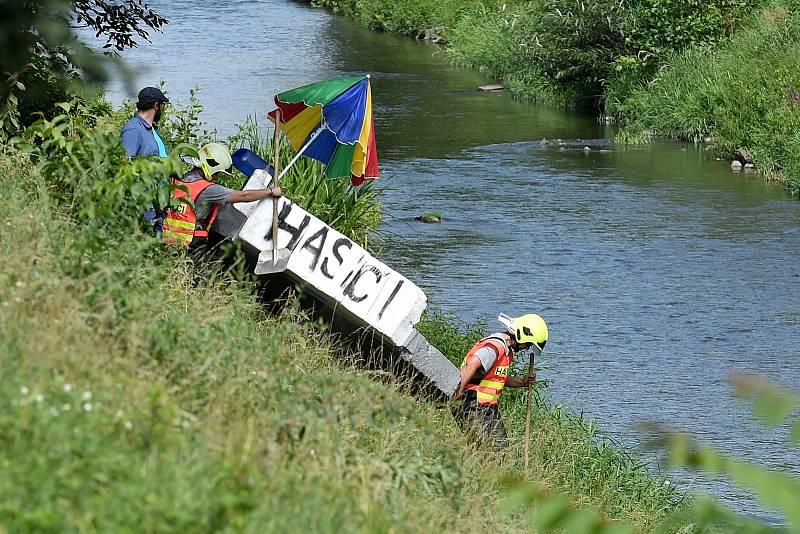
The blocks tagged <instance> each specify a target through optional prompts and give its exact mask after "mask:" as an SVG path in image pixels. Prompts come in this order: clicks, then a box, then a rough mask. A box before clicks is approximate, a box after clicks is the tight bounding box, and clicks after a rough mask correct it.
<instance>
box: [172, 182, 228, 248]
mask: <svg viewBox="0 0 800 534" xmlns="http://www.w3.org/2000/svg"><path fill="white" fill-rule="evenodd" d="M172 183H174V184H178V185H182V186H185V187H186V189H188V190H189V193H188V197H189V198H190V199H191V200H192V204H188V203H186V202H181V204H180V205H179V206H178V207H177V208H175V209H169V210H167V216H166V217H165V218H164V233H163V235H162V239H163V241H164V243H170V244H182V245H185V246H187V247H188V246H189V245H191V244H192V240H193V239H194V238H195V237H199V238H200V239H202V240H206V239H208V228H210V227H211V225H212V224H213V223H214V219H216V218H217V212H219V205H218V204H214V205H213V206H211V212H210V213H209V216H208V221H207V222H205V224H204V225H202V226H201V225H200V224H198V221H197V214H196V213H195V211H194V208H193V207H192V206H193V205H194V204H195V203H196V202H197V197H198V196H200V193H202V192H203V191H204V190H205V189H206V188H207V187H209V186H211V185H214V184H213V183H212V182H209V181H208V180H203V179H200V180H195V181H194V182H183V181H180V180H174V179H173V180H172ZM186 196H187V193H186V191H183V190H182V189H176V190H175V192H174V193H173V194H172V198H173V199H181V198H186Z"/></svg>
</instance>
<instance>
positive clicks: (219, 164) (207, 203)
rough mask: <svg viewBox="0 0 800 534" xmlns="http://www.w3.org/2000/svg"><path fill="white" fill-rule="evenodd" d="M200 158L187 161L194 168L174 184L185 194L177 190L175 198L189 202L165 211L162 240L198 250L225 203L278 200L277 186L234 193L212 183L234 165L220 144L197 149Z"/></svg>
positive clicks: (226, 149) (278, 189)
mask: <svg viewBox="0 0 800 534" xmlns="http://www.w3.org/2000/svg"><path fill="white" fill-rule="evenodd" d="M199 156H200V157H199V159H195V158H190V161H192V162H193V163H194V164H195V167H194V168H193V169H192V170H190V171H189V172H187V173H186V174H185V175H184V176H183V178H181V179H180V180H174V181H173V183H175V184H178V185H181V186H183V187H185V188H186V189H187V191H188V193H187V191H184V190H182V189H176V190H175V192H174V193H173V198H174V199H181V198H183V199H186V198H188V199H191V201H192V202H191V203H189V202H181V203H180V204H179V206H178V207H177V208H174V209H169V210H167V215H166V217H165V218H164V233H163V240H164V242H165V243H172V244H181V245H185V246H187V247H192V248H193V249H194V248H198V247H202V246H203V245H205V243H206V242H207V241H208V229H209V228H211V225H212V224H214V220H215V219H216V218H217V213H218V212H219V208H220V207H221V206H223V205H224V204H226V203H227V204H234V203H236V202H252V201H254V200H261V199H262V198H268V197H280V196H281V189H280V188H279V187H270V188H268V189H251V190H248V191H235V190H233V189H229V188H227V187H225V186H223V185H220V184H215V183H214V182H213V181H212V180H213V179H214V177H215V176H217V175H218V174H219V173H224V174H228V175H230V169H231V167H232V166H233V161H232V160H231V154H230V152H229V151H228V148H227V147H226V146H225V145H223V144H221V143H209V144H207V145H206V146H204V147H203V148H201V149H200V152H199Z"/></svg>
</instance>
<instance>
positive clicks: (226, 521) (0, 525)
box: [0, 117, 671, 532]
mask: <svg viewBox="0 0 800 534" xmlns="http://www.w3.org/2000/svg"><path fill="white" fill-rule="evenodd" d="M64 120H66V119H62V120H60V121H56V122H54V123H53V124H54V125H55V126H54V127H53V128H52V129H51V130H48V129H46V128H45V129H40V130H38V131H40V132H41V135H42V138H40V139H39V145H38V146H36V145H34V146H33V147H32V148H30V150H31V152H30V153H22V152H20V151H18V150H16V149H14V148H11V147H8V146H6V147H4V148H3V149H2V152H0V214H2V215H3V221H4V222H3V231H2V232H0V254H2V257H3V262H2V263H0V372H2V376H3V381H2V384H1V385H0V468H2V471H3V477H1V478H0V531H4V532H5V531H8V532H63V531H71V530H76V531H142V530H144V531H150V532H187V531H191V532H211V531H214V532H216V531H235V532H240V531H247V532H264V531H273V530H279V529H286V528H291V529H292V530H295V529H297V530H310V531H322V532H328V531H343V530H345V531H368V532H385V531H392V530H394V531H397V530H402V531H417V530H434V531H465V532H472V531H485V530H486V529H489V528H491V529H496V530H500V531H517V530H519V529H520V528H524V527H525V526H526V525H529V524H530V523H529V521H530V520H531V516H530V513H531V511H533V513H534V515H535V511H536V508H535V507H533V508H531V506H530V505H526V506H522V507H521V506H519V505H516V506H515V505H508V506H506V507H501V506H499V504H500V503H501V502H504V501H505V500H506V499H507V495H508V491H507V489H506V485H505V482H504V477H505V476H506V475H507V474H510V475H511V476H512V477H514V476H516V477H518V476H519V475H520V474H521V472H520V470H519V465H520V455H519V448H520V440H519V437H518V436H519V420H520V419H519V413H517V412H518V411H519V405H518V402H519V400H518V399H517V400H515V398H514V397H513V396H509V397H508V399H509V400H508V402H507V407H506V417H507V421H508V422H509V426H510V427H511V429H512V433H513V434H514V435H515V436H517V437H515V439H514V443H515V445H514V447H513V448H512V450H511V451H509V453H508V454H507V460H506V463H505V464H504V465H503V467H502V468H496V467H495V468H489V467H488V464H487V458H489V457H491V456H492V454H491V453H490V452H488V451H484V450H480V449H477V448H476V447H474V446H473V445H471V444H470V442H469V441H468V440H467V439H466V438H465V437H464V436H462V434H461V433H460V431H459V429H458V426H457V425H456V424H455V421H454V420H453V418H452V416H451V415H450V410H449V406H447V405H442V404H433V403H429V402H427V401H426V400H424V399H420V398H416V397H414V396H412V395H410V394H409V384H407V383H404V382H402V381H398V380H396V379H394V378H392V377H390V376H386V375H380V376H381V377H382V380H383V382H376V381H375V380H374V379H373V377H374V376H376V375H375V374H374V373H371V372H370V371H368V370H365V369H360V368H358V367H356V366H355V364H354V363H351V362H355V361H357V360H358V359H359V358H357V357H356V356H355V355H352V354H349V353H348V352H347V351H346V349H344V348H342V347H341V346H340V345H338V343H337V341H336V338H335V337H334V336H332V335H331V334H329V333H328V332H326V330H325V328H324V327H323V326H322V325H319V324H317V323H314V322H312V321H310V320H309V319H308V318H307V317H305V316H304V314H303V313H302V312H301V311H300V310H298V309H297V308H296V307H295V306H294V305H292V304H291V303H288V304H287V306H286V307H285V309H284V311H283V312H282V313H281V314H280V315H277V316H276V315H269V314H267V313H266V312H265V311H264V309H263V308H262V305H261V303H259V302H258V301H257V299H256V297H255V296H254V295H255V294H256V291H255V289H256V285H255V282H254V281H253V280H251V279H250V278H249V276H248V275H246V273H244V272H243V270H242V269H243V267H242V262H241V261H240V260H241V258H240V257H239V256H238V253H237V251H236V250H230V251H229V258H230V265H229V267H226V268H224V269H223V268H221V267H220V266H219V265H216V264H195V263H193V262H191V261H190V260H189V259H187V258H186V257H185V256H184V255H183V254H182V253H181V252H180V251H176V250H175V249H173V248H170V247H166V246H163V245H161V244H160V243H159V242H158V241H157V240H155V239H154V238H151V237H148V236H147V235H146V234H144V233H142V232H141V231H140V230H139V221H138V218H139V209H138V208H137V207H136V205H135V203H136V202H141V201H143V200H144V199H145V198H147V196H146V194H147V192H148V191H149V189H148V188H149V187H150V185H151V184H154V183H157V182H158V176H157V175H155V174H154V173H157V171H158V172H161V171H162V170H164V169H162V167H161V163H158V162H155V163H150V162H140V161H137V162H129V161H128V160H127V158H125V157H124V154H122V152H121V148H120V147H119V146H118V141H117V140H116V137H115V136H109V135H108V134H107V132H104V131H103V130H102V128H100V127H98V128H96V129H94V130H93V129H85V128H83V127H82V126H81V125H80V124H78V123H79V122H80V121H79V120H78V119H76V118H74V117H73V118H70V119H69V120H68V121H67V122H64ZM65 124H70V125H72V126H70V127H69V128H61V125H65ZM65 156H66V157H65ZM165 168H166V167H165ZM109 178H110V179H109ZM159 191H160V190H159ZM445 327H446V325H445V324H444V323H442V328H445ZM447 328H450V329H451V330H449V332H450V333H451V334H452V336H449V337H450V338H451V340H450V342H451V343H453V344H454V347H455V346H462V345H463V344H464V340H463V336H461V335H460V330H459V329H458V327H455V326H452V325H451V326H449V327H447ZM454 328H455V330H453V329H454ZM456 332H459V333H458V335H456ZM476 333H477V330H476ZM437 343H439V344H440V346H442V347H444V348H446V344H443V343H442V339H441V336H440V339H438V340H437ZM541 406H544V405H541ZM509 410H511V411H510V412H509ZM538 410H539V409H538V408H537V436H538V437H537V439H542V440H548V441H546V442H545V441H542V442H541V445H542V446H544V445H545V444H546V443H556V442H557V443H559V445H558V446H559V447H560V448H563V449H564V451H562V452H564V453H566V452H567V449H568V448H572V449H573V450H574V452H573V453H571V454H573V455H574V456H575V457H576V458H577V457H582V456H583V455H591V454H594V452H595V451H599V453H601V455H600V456H598V457H597V460H598V462H599V464H592V463H591V461H589V460H587V459H584V461H583V462H582V463H574V464H571V465H567V464H564V465H563V468H564V470H565V471H564V473H563V474H562V475H560V476H557V475H556V473H557V472H558V469H559V467H558V464H559V463H560V462H561V461H562V460H559V459H558V458H557V457H554V456H552V455H553V453H554V451H555V449H553V448H548V447H552V446H549V445H548V446H547V447H544V448H541V449H540V448H539V447H540V444H539V443H537V444H536V445H535V447H536V452H535V454H536V456H535V458H536V460H535V462H534V465H535V468H534V470H533V471H532V474H534V476H535V477H536V479H537V480H539V481H540V482H541V483H542V484H543V485H544V487H547V488H549V490H550V491H553V492H556V493H561V492H566V493H567V494H568V495H570V500H571V501H572V502H573V503H574V504H575V505H576V506H583V505H590V506H593V507H595V508H597V509H598V510H599V512H600V513H601V514H602V515H603V516H604V517H610V518H614V519H619V520H623V521H627V522H630V523H631V524H633V525H634V526H635V527H636V528H637V529H639V530H642V531H646V530H649V529H651V528H652V526H653V525H655V524H656V523H657V522H658V521H659V520H660V518H661V517H662V516H663V515H664V513H665V511H666V509H667V507H668V503H669V501H670V498H671V496H670V494H669V492H660V493H652V494H651V493H647V492H645V493H642V494H641V495H639V496H638V497H636V496H634V494H633V493H632V492H630V491H629V490H628V489H625V490H617V489H615V488H614V487H613V486H612V485H609V484H607V483H606V482H603V481H606V480H613V479H609V477H608V475H605V474H600V473H602V472H603V471H605V470H609V471H610V470H612V469H614V464H613V463H606V460H604V459H603V458H604V456H602V454H606V453H604V452H603V451H602V450H599V449H596V448H595V447H596V445H595V440H594V438H593V437H592V436H591V435H590V434H586V433H585V432H583V431H581V432H578V431H576V427H574V426H571V425H572V423H569V424H565V425H562V424H561V423H558V422H553V421H555V420H551V419H550V418H549V417H550V416H549V415H547V414H548V413H550V412H549V411H547V410H544V408H542V410H544V411H541V412H539V411H538ZM515 414H516V415H515ZM559 436H561V437H559ZM554 440H560V441H554ZM581 443H583V444H582V445H580V444H581ZM578 445H580V446H581V447H583V448H578ZM623 476H628V474H627V473H626V472H623ZM637 476H638V475H637ZM598 480H599V481H600V482H597V483H596V482H594V481H598ZM578 481H579V482H580V484H581V485H580V486H577V485H576V486H572V484H574V483H576V482H578ZM630 484H637V485H639V487H641V488H644V486H643V484H644V482H643V481H639V480H638V478H633V477H632V478H631V479H630ZM654 484H655V483H654V482H652V481H651V486H652V485H654ZM617 485H618V486H622V484H617ZM587 487H588V488H591V487H596V488H597V489H595V490H592V491H589V492H584V491H583V489H582V488H587Z"/></svg>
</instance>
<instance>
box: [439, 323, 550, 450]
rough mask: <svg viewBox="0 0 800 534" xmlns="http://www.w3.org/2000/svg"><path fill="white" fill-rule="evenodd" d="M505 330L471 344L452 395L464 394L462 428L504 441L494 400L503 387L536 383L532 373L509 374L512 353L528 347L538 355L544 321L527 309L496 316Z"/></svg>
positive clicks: (542, 343)
mask: <svg viewBox="0 0 800 534" xmlns="http://www.w3.org/2000/svg"><path fill="white" fill-rule="evenodd" d="M497 319H498V321H500V324H502V325H503V326H504V327H505V329H506V331H505V332H500V333H497V334H492V335H490V336H487V337H485V338H483V339H481V340H480V341H478V342H477V343H475V345H473V346H472V348H471V349H470V350H469V352H468V353H467V355H466V356H465V357H464V361H463V363H462V364H461V384H460V385H459V387H458V390H457V391H456V393H455V395H454V397H455V398H458V397H461V396H462V395H464V402H463V404H462V405H461V413H460V414H459V422H460V423H461V426H462V428H464V430H470V431H474V432H476V433H477V434H478V435H480V437H482V438H483V439H485V440H487V441H489V442H493V443H496V444H498V445H504V444H505V443H506V442H507V441H508V433H507V432H506V427H505V425H504V424H503V420H502V418H501V417H500V410H499V408H498V403H499V401H500V395H501V394H502V393H503V388H505V387H527V386H528V384H534V383H536V373H535V372H534V373H532V374H530V375H528V376H524V377H515V376H509V371H510V370H511V365H512V363H513V360H514V354H515V353H516V352H519V351H524V350H528V349H531V350H532V351H533V355H534V357H538V356H539V355H540V354H541V353H542V350H543V349H544V346H545V344H546V343H547V324H546V323H545V322H544V319H542V318H541V317H540V316H538V315H536V314H534V313H531V314H528V315H523V316H521V317H516V318H511V317H509V316H507V315H505V314H501V315H500V316H499V317H498V318H497Z"/></svg>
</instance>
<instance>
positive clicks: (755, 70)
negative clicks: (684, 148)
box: [621, 8, 800, 194]
mask: <svg viewBox="0 0 800 534" xmlns="http://www.w3.org/2000/svg"><path fill="white" fill-rule="evenodd" d="M798 21H800V19H798V17H797V15H796V14H793V13H791V12H790V11H787V10H786V9H784V8H776V9H773V10H768V11H766V12H765V13H764V14H763V15H762V16H761V17H760V18H759V20H758V22H757V23H756V24H755V25H754V26H753V27H751V28H748V29H747V30H743V31H741V32H739V33H738V34H737V35H736V36H734V37H733V38H732V39H731V40H730V41H728V42H726V43H723V44H721V45H720V46H718V47H717V48H715V49H714V50H713V51H708V50H703V49H699V48H694V49H690V50H688V51H686V52H684V53H682V54H678V55H675V56H673V57H671V58H669V59H668V64H669V66H668V67H666V68H664V69H663V70H662V71H661V73H660V74H659V76H658V77H656V79H655V80H653V81H652V82H650V83H649V84H647V86H645V87H641V88H640V89H638V90H637V91H635V92H634V93H633V94H632V96H631V97H630V98H629V99H628V101H627V102H626V103H625V104H624V105H623V106H622V107H621V111H622V115H623V117H625V118H626V120H627V121H628V123H629V125H628V126H627V129H626V130H625V131H624V132H623V133H622V135H621V139H622V140H627V141H642V140H644V141H647V140H649V139H651V138H652V137H655V136H658V137H668V138H678V139H684V140H687V141H692V142H698V141H701V140H702V139H703V137H705V136H711V137H712V139H713V140H714V143H715V148H716V150H717V151H718V152H719V153H720V154H722V155H725V156H731V155H732V154H733V151H734V150H735V149H737V148H739V147H746V148H748V150H749V151H750V152H751V153H752V154H753V156H754V158H755V160H756V165H757V166H758V167H759V168H760V169H761V170H762V171H763V172H764V173H766V174H767V175H771V176H775V177H778V178H780V179H785V180H786V183H787V186H788V187H789V188H790V189H791V190H792V191H793V192H794V193H795V194H797V193H798V190H800V107H798V106H797V105H796V104H793V103H791V102H790V100H789V92H790V91H792V90H795V88H797V87H800V52H798V50H800V48H799V47H800V23H799V22H798Z"/></svg>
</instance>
